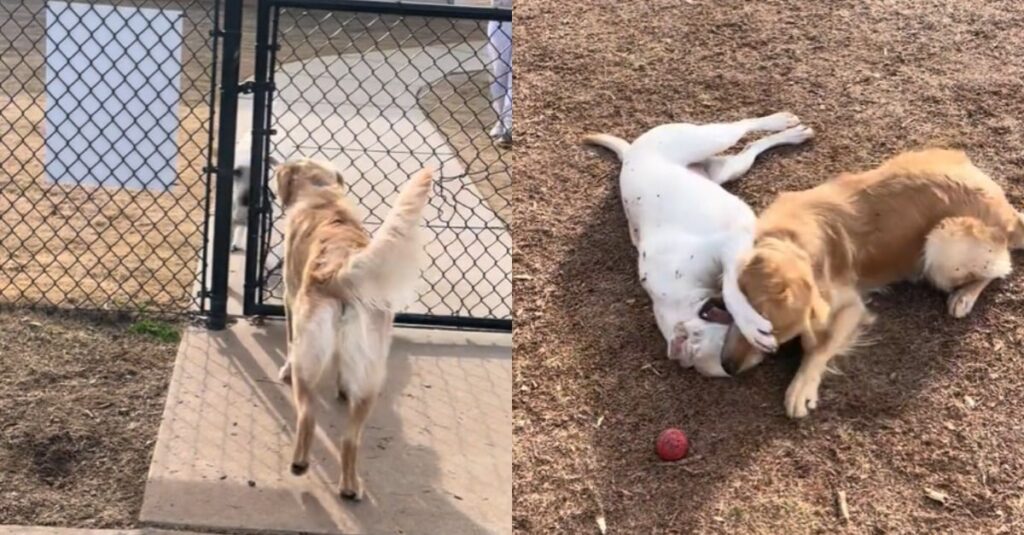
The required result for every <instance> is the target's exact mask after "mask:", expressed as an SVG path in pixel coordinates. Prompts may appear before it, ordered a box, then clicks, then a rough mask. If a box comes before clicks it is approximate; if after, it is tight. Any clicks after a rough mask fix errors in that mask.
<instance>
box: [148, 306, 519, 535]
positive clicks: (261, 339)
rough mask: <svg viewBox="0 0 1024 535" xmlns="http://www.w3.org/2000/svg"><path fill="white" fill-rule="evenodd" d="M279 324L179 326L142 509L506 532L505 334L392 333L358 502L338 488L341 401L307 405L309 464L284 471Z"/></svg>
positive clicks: (229, 523)
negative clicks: (313, 436)
mask: <svg viewBox="0 0 1024 535" xmlns="http://www.w3.org/2000/svg"><path fill="white" fill-rule="evenodd" d="M284 359H285V347H284V328H283V324H282V323H281V322H267V323H266V324H265V325H262V326H257V325H251V324H250V323H248V322H246V321H240V322H238V323H236V324H235V325H233V326H231V327H230V328H229V329H227V330H225V331H221V332H208V331H204V330H198V329H197V330H189V331H187V332H186V333H185V335H184V338H183V341H182V345H181V348H180V351H179V355H178V359H177V362H176V364H175V370H174V374H173V377H172V379H171V385H170V387H169V390H168V397H167V406H166V409H165V413H164V417H163V422H162V424H161V427H160V433H159V436H158V439H157V444H156V447H155V451H154V454H153V463H152V465H151V467H150V473H149V478H148V481H147V484H146V494H145V499H144V502H143V506H142V513H141V519H142V521H143V522H145V523H146V524H149V525H154V526H160V527H180V528H187V529H241V530H263V531H279V532H303V533H345V534H349V533H424V534H426V533H444V534H462V533H467V534H468V533H510V532H511V530H512V526H511V515H512V483H511V482H512V450H511V444H512V421H511V399H512V369H511V368H512V367H511V364H512V359H511V335H510V334H493V333H491V334H488V333H476V334H471V333H458V332H452V331H447V332H446V331H425V330H411V329H400V330H399V331H398V334H397V336H396V340H395V344H394V347H393V350H392V354H391V357H390V360H389V377H388V382H387V385H386V387H385V390H384V392H383V393H382V395H381V398H380V400H379V401H378V403H377V405H376V407H375V408H374V411H373V413H372V415H371V417H370V420H369V422H368V425H367V427H366V430H365V433H364V437H363V442H362V447H361V449H360V473H361V475H362V477H363V480H364V482H365V487H366V491H367V499H366V500H364V501H363V502H362V503H358V504H353V503H350V502H346V501H342V500H340V499H339V498H338V496H337V492H336V488H337V480H338V471H339V467H338V461H337V455H338V442H337V441H338V439H339V438H340V436H341V434H342V429H343V427H342V424H343V422H344V420H345V416H344V411H343V407H342V406H341V405H340V403H339V402H337V401H336V400H335V399H334V398H333V397H332V396H331V395H330V394H329V393H327V394H326V395H325V396H323V399H322V402H321V403H320V404H319V409H318V421H317V423H318V431H317V441H316V444H315V446H314V451H313V458H312V460H313V465H312V468H311V470H310V472H309V474H307V475H306V476H304V477H294V476H292V475H291V474H290V473H289V463H290V454H291V448H292V437H293V433H294V427H295V422H294V418H295V415H294V411H293V409H292V404H291V401H290V391H289V390H288V388H287V387H286V386H285V385H283V384H281V383H279V382H278V381H277V379H276V374H277V369H278V367H279V366H280V365H281V364H282V363H283V362H284Z"/></svg>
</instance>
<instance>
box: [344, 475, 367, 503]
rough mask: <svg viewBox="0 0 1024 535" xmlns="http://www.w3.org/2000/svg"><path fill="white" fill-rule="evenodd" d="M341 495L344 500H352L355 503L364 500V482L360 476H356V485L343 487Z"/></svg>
mask: <svg viewBox="0 0 1024 535" xmlns="http://www.w3.org/2000/svg"><path fill="white" fill-rule="evenodd" d="M339 494H340V495H341V497H342V499H344V500H350V501H353V502H358V501H361V500H362V499H363V481H362V479H360V478H359V477H358V476H356V481H355V484H354V485H344V486H342V487H341V492H339Z"/></svg>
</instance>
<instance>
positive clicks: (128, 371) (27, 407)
mask: <svg viewBox="0 0 1024 535" xmlns="http://www.w3.org/2000/svg"><path fill="white" fill-rule="evenodd" d="M0 325H2V326H3V327H0V524H22V525H33V524H42V525H49V526H73V527H88V528H100V527H102V528H112V527H119V528H125V527H133V526H135V525H136V524H137V521H138V514H139V508H140V507H141V506H142V493H143V488H144V487H145V482H146V474H147V472H148V471H149V461H150V456H151V455H152V452H153V444H154V443H155V441H156V434H157V429H158V427H159V425H160V416H161V414H162V413H163V407H164V397H165V395H166V393H167V384H168V382H169V381H170V377H171V369H172V367H173V365H174V356H175V352H176V350H177V344H176V343H175V342H174V341H173V336H171V335H170V334H169V333H171V332H174V333H177V332H178V331H180V326H178V325H168V324H161V323H159V322H155V321H152V320H150V321H147V322H144V323H141V324H133V323H132V322H120V321H113V320H110V319H96V318H89V317H87V316H86V315H85V314H83V313H72V312H53V313H45V312H27V311H23V310H17V309H10V308H0ZM138 325H143V327H138Z"/></svg>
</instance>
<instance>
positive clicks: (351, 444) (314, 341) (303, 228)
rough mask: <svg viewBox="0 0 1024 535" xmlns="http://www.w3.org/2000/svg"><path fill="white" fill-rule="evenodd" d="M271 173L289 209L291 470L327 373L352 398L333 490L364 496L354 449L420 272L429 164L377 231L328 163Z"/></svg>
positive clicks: (305, 455)
mask: <svg viewBox="0 0 1024 535" xmlns="http://www.w3.org/2000/svg"><path fill="white" fill-rule="evenodd" d="M277 181H278V191H279V192H280V198H281V202H282V205H283V206H284V208H285V212H286V214H287V223H286V228H285V263H284V280H285V316H286V320H287V331H288V360H287V362H286V363H285V365H284V366H283V367H282V368H281V373H280V375H281V378H282V380H285V381H289V382H291V384H292V392H293V396H294V400H295V406H296V412H297V413H298V424H297V426H296V427H297V431H296V441H295V452H294V456H293V460H292V472H293V473H295V474H296V475H300V474H303V473H305V471H306V470H307V468H308V467H309V449H310V446H311V445H312V440H313V434H314V429H315V422H314V414H313V409H314V407H315V403H312V402H311V396H312V393H313V391H314V389H315V388H316V386H317V385H318V384H319V383H320V382H321V379H324V378H333V380H334V381H335V383H336V386H337V392H338V393H339V394H341V396H342V398H343V399H345V400H347V402H348V407H349V418H348V421H347V422H346V430H345V434H344V437H343V440H342V447H341V449H340V452H341V453H340V456H341V463H340V464H341V468H342V474H341V480H340V489H339V492H340V494H341V496H342V497H344V498H349V499H360V498H361V497H362V494H363V490H362V481H361V480H360V478H359V476H358V474H357V472H356V458H357V453H358V448H359V442H360V438H361V434H362V428H363V425H364V423H365V421H366V418H367V417H368V416H369V413H370V409H371V408H372V405H373V401H374V399H376V397H377V394H378V393H379V392H380V389H381V388H382V386H383V383H384V377H385V372H386V358H387V354H388V352H389V351H390V344H391V329H392V322H393V320H394V311H395V310H396V309H397V308H398V307H399V306H401V305H400V301H401V296H404V295H406V294H408V293H409V292H408V288H409V287H411V285H412V284H414V283H415V280H416V279H417V278H418V275H419V270H418V266H417V263H416V262H415V260H416V259H415V258H414V255H415V249H417V248H418V246H419V243H418V241H417V239H416V236H415V234H416V227H417V226H418V223H419V220H420V218H421V214H422V211H423V209H424V207H425V206H426V203H427V200H428V198H429V194H430V191H431V187H432V184H433V173H432V172H431V171H429V170H423V171H421V172H420V173H418V174H417V175H416V176H414V177H413V178H412V179H411V180H410V181H409V182H408V183H407V184H406V186H405V187H404V188H403V189H402V191H401V192H400V193H399V195H398V199H397V201H396V203H395V205H394V207H393V208H392V210H391V211H390V212H389V213H388V215H387V217H386V218H385V220H384V223H383V224H382V225H381V227H380V229H378V231H377V232H376V234H375V235H374V236H373V237H371V236H370V234H369V233H368V232H367V231H366V229H365V228H363V226H362V224H361V222H360V218H359V216H358V215H357V214H356V211H355V209H354V207H353V206H352V205H351V204H350V203H349V202H348V200H347V199H346V198H345V193H344V188H343V185H344V184H343V180H342V176H341V174H340V173H339V172H337V171H336V170H335V169H334V167H333V166H331V165H330V164H327V163H321V162H316V161H312V160H300V161H293V162H286V163H284V164H282V165H281V166H280V167H279V168H278V170H277Z"/></svg>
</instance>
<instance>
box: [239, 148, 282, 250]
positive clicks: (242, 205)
mask: <svg viewBox="0 0 1024 535" xmlns="http://www.w3.org/2000/svg"><path fill="white" fill-rule="evenodd" d="M243 154H245V153H243ZM277 164H278V161H277V159H275V158H274V157H273V156H268V157H267V165H268V166H269V170H268V172H267V174H268V175H270V174H271V173H273V171H274V168H275V167H277ZM233 182H234V189H233V190H232V199H231V250H232V251H241V250H242V249H243V247H242V244H244V243H245V241H246V233H245V229H246V227H247V226H248V225H249V204H250V202H249V201H250V196H249V189H250V188H251V187H252V172H251V171H250V168H249V164H247V163H246V164H238V165H236V166H235V171H234V180H233ZM268 186H270V189H271V193H273V194H274V195H276V194H277V192H276V191H273V190H274V188H275V186H274V184H273V181H270V183H269V184H268ZM271 210H273V204H271Z"/></svg>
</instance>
